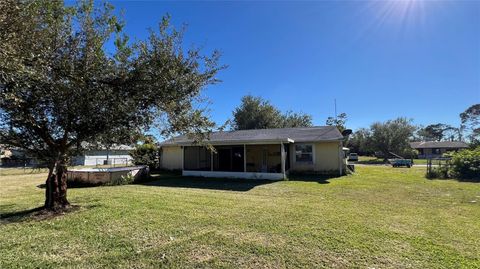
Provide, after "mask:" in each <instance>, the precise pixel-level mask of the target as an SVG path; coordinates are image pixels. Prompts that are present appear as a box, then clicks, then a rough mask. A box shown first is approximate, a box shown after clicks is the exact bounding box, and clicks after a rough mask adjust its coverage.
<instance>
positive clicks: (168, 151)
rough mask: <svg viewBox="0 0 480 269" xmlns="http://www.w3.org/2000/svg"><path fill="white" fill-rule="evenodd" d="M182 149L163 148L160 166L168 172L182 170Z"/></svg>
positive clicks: (176, 147)
mask: <svg viewBox="0 0 480 269" xmlns="http://www.w3.org/2000/svg"><path fill="white" fill-rule="evenodd" d="M182 161H183V156H182V148H181V147H180V146H171V147H162V156H161V159H160V162H161V163H160V166H161V168H162V169H167V170H181V169H182Z"/></svg>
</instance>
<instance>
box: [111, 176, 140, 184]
mask: <svg viewBox="0 0 480 269" xmlns="http://www.w3.org/2000/svg"><path fill="white" fill-rule="evenodd" d="M134 180H135V178H134V177H133V176H132V175H130V174H128V175H125V176H121V177H119V178H114V179H112V181H111V182H110V183H109V184H107V185H111V186H119V185H127V184H131V183H133V182H134Z"/></svg>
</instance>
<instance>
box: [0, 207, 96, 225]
mask: <svg viewBox="0 0 480 269" xmlns="http://www.w3.org/2000/svg"><path fill="white" fill-rule="evenodd" d="M8 206H9V207H10V205H8ZM98 206H99V205H97V204H95V205H89V206H86V207H84V206H79V205H71V206H70V207H68V208H66V209H62V210H57V211H51V210H46V209H45V207H43V206H40V207H35V208H32V209H26V210H21V211H13V212H7V213H3V211H4V209H3V208H2V207H0V211H1V212H2V213H0V224H9V223H18V222H24V221H28V220H36V221H42V220H48V219H52V218H55V217H58V216H63V215H66V214H68V213H72V212H76V211H79V210H81V209H84V208H86V209H91V208H95V207H98Z"/></svg>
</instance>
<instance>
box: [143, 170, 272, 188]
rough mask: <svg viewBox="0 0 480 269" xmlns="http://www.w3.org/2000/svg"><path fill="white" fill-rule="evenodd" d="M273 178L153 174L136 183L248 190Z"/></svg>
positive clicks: (269, 181) (267, 182) (174, 186)
mask: <svg viewBox="0 0 480 269" xmlns="http://www.w3.org/2000/svg"><path fill="white" fill-rule="evenodd" d="M275 182H276V181H274V180H265V179H263V180H262V179H236V178H205V177H183V176H181V175H175V174H167V175H162V174H154V175H151V177H150V181H148V182H141V183H137V184H140V185H144V186H157V187H172V188H192V189H207V190H221V191H239V192H244V191H249V190H251V189H253V188H255V187H257V186H260V185H266V184H270V183H275Z"/></svg>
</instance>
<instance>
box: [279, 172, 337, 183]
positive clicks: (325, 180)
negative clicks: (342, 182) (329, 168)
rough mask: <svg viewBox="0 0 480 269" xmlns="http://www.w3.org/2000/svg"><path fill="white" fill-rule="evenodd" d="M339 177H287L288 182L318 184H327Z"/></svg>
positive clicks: (295, 175)
mask: <svg viewBox="0 0 480 269" xmlns="http://www.w3.org/2000/svg"><path fill="white" fill-rule="evenodd" d="M339 178H340V176H334V175H309V174H306V175H302V174H292V175H289V176H288V180H289V181H303V182H317V183H318V184H329V183H330V181H331V180H335V179H339Z"/></svg>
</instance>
